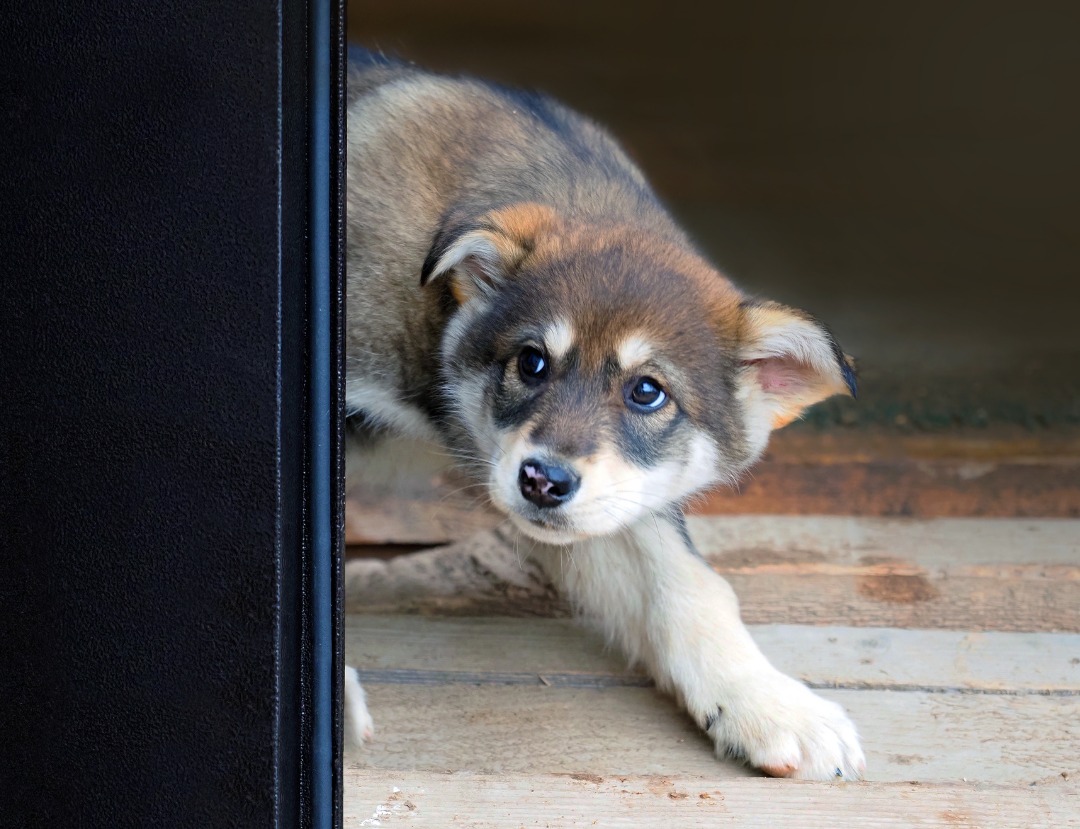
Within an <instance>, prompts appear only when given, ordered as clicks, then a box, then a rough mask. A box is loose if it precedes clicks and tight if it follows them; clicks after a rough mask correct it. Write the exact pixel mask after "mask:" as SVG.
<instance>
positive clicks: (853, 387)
mask: <svg viewBox="0 0 1080 829" xmlns="http://www.w3.org/2000/svg"><path fill="white" fill-rule="evenodd" d="M840 374H841V376H842V377H843V378H844V385H845V386H847V390H848V391H849V392H850V393H851V396H852V397H854V398H855V399H856V400H858V399H859V378H858V375H857V374H856V369H855V359H854V358H853V357H850V356H848V355H847V354H842V355H841V359H840Z"/></svg>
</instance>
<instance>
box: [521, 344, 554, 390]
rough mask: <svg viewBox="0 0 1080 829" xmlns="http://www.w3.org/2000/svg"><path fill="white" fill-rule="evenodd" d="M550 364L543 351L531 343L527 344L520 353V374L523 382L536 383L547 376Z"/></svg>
mask: <svg viewBox="0 0 1080 829" xmlns="http://www.w3.org/2000/svg"><path fill="white" fill-rule="evenodd" d="M547 373H548V364H547V360H546V359H544V354H543V352H541V351H540V349H538V348H533V347H532V346H531V345H527V346H525V347H524V348H523V349H521V353H520V354H518V374H520V375H521V380H522V382H524V383H526V384H527V385H536V384H537V383H540V382H542V381H543V380H544V378H546V377H547Z"/></svg>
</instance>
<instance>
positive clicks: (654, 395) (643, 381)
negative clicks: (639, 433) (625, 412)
mask: <svg viewBox="0 0 1080 829" xmlns="http://www.w3.org/2000/svg"><path fill="white" fill-rule="evenodd" d="M667 399H668V396H667V392H666V391H664V390H663V389H662V388H661V387H660V384H659V383H658V382H657V381H656V380H653V378H651V377H639V378H638V379H637V380H635V381H634V382H633V383H632V384H630V385H629V386H627V389H626V402H627V404H628V405H629V406H630V407H631V408H633V409H638V410H639V411H643V412H655V411H656V410H657V409H659V408H660V407H661V406H663V405H664V404H665V403H667Z"/></svg>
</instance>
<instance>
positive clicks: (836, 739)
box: [533, 515, 865, 780]
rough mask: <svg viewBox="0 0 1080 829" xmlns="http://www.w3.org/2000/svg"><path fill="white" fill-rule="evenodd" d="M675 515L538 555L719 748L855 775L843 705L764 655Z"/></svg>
mask: <svg viewBox="0 0 1080 829" xmlns="http://www.w3.org/2000/svg"><path fill="white" fill-rule="evenodd" d="M680 521H681V519H672V518H667V517H663V516H659V515H657V516H656V518H655V521H653V520H652V519H651V518H646V519H645V520H644V521H643V522H639V524H637V525H636V526H635V527H634V528H633V529H630V530H626V531H624V532H623V533H621V534H620V535H617V536H610V537H606V538H598V539H592V540H589V541H584V542H579V543H576V544H574V545H573V546H572V547H569V548H567V547H561V548H560V547H538V548H537V549H536V550H535V551H534V553H533V556H534V557H535V558H536V559H537V560H538V561H539V563H540V565H541V566H542V567H543V568H544V569H545V570H546V571H547V572H548V574H549V575H550V576H551V578H552V579H553V580H554V581H555V583H556V586H557V587H558V588H559V589H560V590H561V591H562V592H563V593H564V595H565V596H566V597H567V598H568V599H569V600H570V601H571V603H572V604H574V605H575V606H576V607H577V608H578V610H579V611H580V612H581V613H582V614H583V615H584V616H585V617H586V618H587V619H588V620H590V621H593V622H594V623H595V624H597V625H598V626H599V628H600V629H601V631H602V632H603V633H604V634H606V636H607V637H608V639H609V640H610V641H613V642H616V643H618V644H619V645H620V646H621V647H622V649H623V650H624V651H625V652H626V653H627V654H628V655H629V656H630V657H631V658H632V659H634V660H636V661H640V662H642V663H643V664H644V665H645V666H646V667H647V668H648V669H649V671H650V673H651V674H652V676H653V678H654V679H655V680H656V682H657V685H658V686H659V687H661V688H663V689H665V690H669V691H673V692H674V693H675V694H676V695H677V696H678V697H679V699H680V700H681V701H682V702H683V704H684V705H685V706H686V709H687V710H688V711H689V712H690V714H691V715H692V716H693V717H694V719H695V720H697V722H698V724H699V725H701V727H702V728H704V729H705V730H706V731H707V732H708V734H709V735H710V736H711V737H712V738H713V741H714V742H715V744H716V749H717V752H718V753H719V754H727V755H729V756H733V757H738V758H742V759H745V760H746V761H748V762H749V763H751V764H752V765H754V766H757V767H758V768H760V769H762V770H763V771H765V772H766V773H768V774H771V775H774V776H781V777H796V778H803V779H814V780H824V779H831V778H835V777H837V776H842V777H844V778H857V777H859V776H861V774H862V772H863V769H864V766H865V760H864V757H863V752H862V749H861V748H860V746H859V738H858V735H857V734H856V732H855V727H854V726H853V725H852V723H851V721H850V720H849V719H848V717H847V715H846V714H845V713H844V710H843V709H842V708H841V707H840V706H839V705H837V704H836V703H834V702H830V701H828V700H825V699H823V698H821V697H819V696H818V695H817V694H815V693H813V692H812V691H811V690H810V689H809V688H807V687H806V686H805V685H803V684H802V683H801V682H798V681H796V680H795V679H792V678H791V677H789V676H786V675H784V674H782V673H780V672H779V671H778V670H776V669H775V668H774V667H773V666H772V665H770V664H769V662H768V660H766V659H765V657H764V655H762V653H761V651H760V650H759V649H758V647H757V645H756V644H754V642H753V640H752V639H751V638H750V634H749V632H748V631H747V630H746V628H745V626H744V625H743V623H742V620H741V619H740V618H739V606H738V601H737V599H736V598H735V594H734V592H733V591H732V589H731V587H730V585H728V583H727V582H726V581H724V579H723V578H721V577H720V576H719V575H718V574H717V573H715V572H714V571H713V570H712V569H711V568H710V567H709V566H708V564H706V562H705V561H704V560H703V559H702V558H701V557H700V556H699V555H698V554H697V553H696V551H694V549H693V547H692V546H691V544H690V540H689V538H688V537H687V536H686V534H685V532H684V531H683V529H682V527H681V523H680Z"/></svg>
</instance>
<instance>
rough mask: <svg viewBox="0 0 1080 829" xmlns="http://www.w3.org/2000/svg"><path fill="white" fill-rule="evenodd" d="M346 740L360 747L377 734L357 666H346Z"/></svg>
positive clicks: (347, 742) (348, 743) (349, 743)
mask: <svg viewBox="0 0 1080 829" xmlns="http://www.w3.org/2000/svg"><path fill="white" fill-rule="evenodd" d="M344 730H345V742H346V744H347V745H352V746H354V747H359V746H361V745H363V743H364V741H365V740H370V739H371V738H372V737H373V736H374V735H375V722H374V720H372V719H371V714H370V713H368V709H367V699H366V698H365V696H364V687H363V686H362V685H361V684H360V677H359V676H357V674H356V668H350V667H347V666H346V668H345V727H344Z"/></svg>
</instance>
